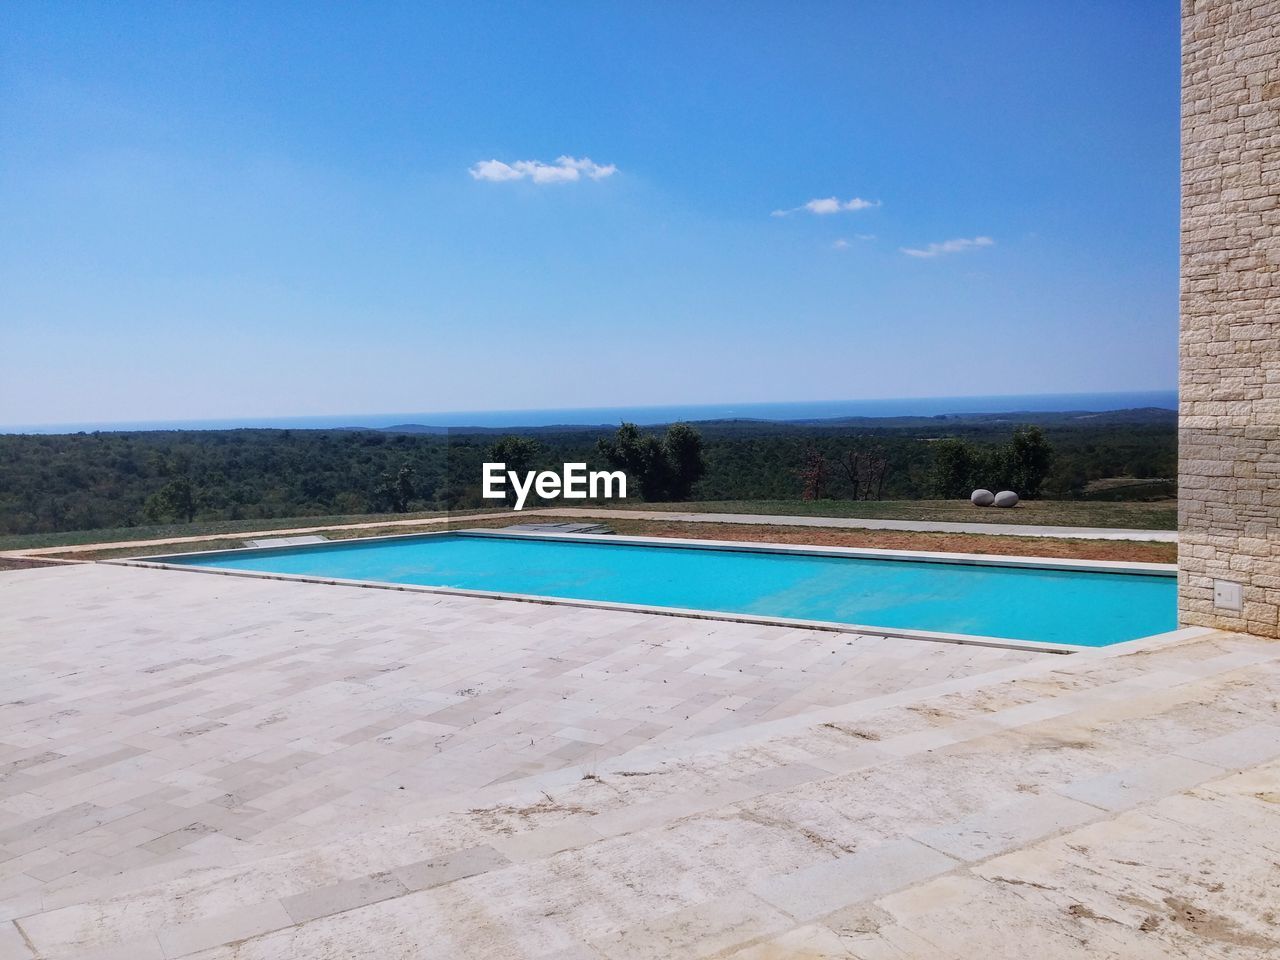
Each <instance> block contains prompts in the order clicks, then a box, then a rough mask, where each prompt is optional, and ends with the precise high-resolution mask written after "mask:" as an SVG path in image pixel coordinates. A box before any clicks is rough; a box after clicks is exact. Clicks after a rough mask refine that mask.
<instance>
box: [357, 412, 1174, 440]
mask: <svg viewBox="0 0 1280 960" xmlns="http://www.w3.org/2000/svg"><path fill="white" fill-rule="evenodd" d="M688 422H689V423H692V424H693V425H694V426H696V427H697V428H698V429H699V430H701V431H702V432H703V433H706V434H709V435H717V436H724V435H730V434H758V435H767V434H775V435H776V434H787V433H795V432H804V433H811V432H813V431H815V430H818V431H823V430H845V431H847V430H851V429H853V430H871V431H875V430H895V429H898V430H903V429H906V430H921V429H928V428H929V427H931V426H945V427H948V428H955V427H965V426H974V427H992V426H998V425H1000V424H1010V425H1014V424H1026V423H1031V424H1037V425H1039V426H1045V427H1049V426H1052V427H1060V428H1061V427H1070V426H1072V425H1079V426H1089V427H1098V426H1109V425H1126V426H1135V425H1144V426H1164V425H1168V426H1175V425H1176V424H1177V422H1178V414H1177V411H1175V410H1167V409H1165V408H1163V407H1134V408H1133V409H1129V410H1108V411H1105V412H1101V413H1100V412H1096V411H1090V410H1063V411H1060V412H1045V411H1031V410H1029V411H1024V412H1014V413H1007V412H1006V413H955V414H939V415H936V416H931V417H919V416H910V417H830V418H820V419H798V420H761V419H756V418H748V417H740V418H733V419H721V420H692V421H688ZM617 426H618V425H617V424H616V423H559V424H547V425H545V426H537V427H480V426H471V427H467V426H463V427H442V426H435V425H432V424H424V423H400V424H396V425H394V426H390V427H380V428H377V430H378V432H379V433H411V434H430V435H436V436H444V435H449V436H502V435H505V434H520V435H524V436H563V435H565V434H573V433H603V432H609V431H612V430H614V429H616V428H617ZM666 426H667V424H654V425H652V426H649V427H645V429H647V430H660V429H663V428H664V427H666ZM344 429H349V430H367V429H369V428H367V427H347V428H344Z"/></svg>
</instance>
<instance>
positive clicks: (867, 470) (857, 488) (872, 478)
mask: <svg viewBox="0 0 1280 960" xmlns="http://www.w3.org/2000/svg"><path fill="white" fill-rule="evenodd" d="M836 462H837V463H839V465H840V469H841V470H843V471H844V475H845V477H846V478H847V479H848V481H849V485H850V486H851V487H852V488H853V499H854V500H880V499H882V498H883V497H884V481H885V477H886V475H887V474H888V472H889V460H888V458H887V457H885V456H884V451H883V449H882V448H881V447H880V445H879V444H873V445H871V446H869V447H864V448H861V449H853V450H846V451H845V453H844V455H843V456H842V457H840V459H839V460H838V461H836Z"/></svg>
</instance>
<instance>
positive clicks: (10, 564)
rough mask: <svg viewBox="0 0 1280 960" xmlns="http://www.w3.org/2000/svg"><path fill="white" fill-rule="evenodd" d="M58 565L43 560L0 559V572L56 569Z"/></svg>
mask: <svg viewBox="0 0 1280 960" xmlns="http://www.w3.org/2000/svg"><path fill="white" fill-rule="evenodd" d="M56 566H58V564H56V563H49V562H48V561H45V560H29V559H27V558H26V557H0V571H4V570H30V569H31V568H32V567H56Z"/></svg>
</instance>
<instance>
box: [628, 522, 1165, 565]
mask: <svg viewBox="0 0 1280 960" xmlns="http://www.w3.org/2000/svg"><path fill="white" fill-rule="evenodd" d="M609 525H610V526H611V527H613V529H614V531H615V532H617V533H619V534H629V535H632V536H640V537H688V538H692V539H695V540H698V539H701V540H740V541H743V542H747V543H787V544H797V545H801V546H815V547H868V548H872V549H876V550H922V551H931V552H936V553H978V554H989V555H991V556H1006V557H1009V556H1013V557H1053V558H1056V559H1067V560H1121V561H1128V562H1136V563H1175V562H1176V561H1177V559H1178V547H1177V544H1173V543H1147V542H1144V541H1139V540H1064V539H1056V538H1053V537H1004V536H990V535H988V534H975V533H915V532H912V531H906V530H835V529H824V528H822V527H782V526H778V527H774V526H758V525H756V524H745V523H738V524H735V523H691V522H687V521H678V520H627V519H625V518H611V519H610V520H609Z"/></svg>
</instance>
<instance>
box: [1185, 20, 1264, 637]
mask: <svg viewBox="0 0 1280 960" xmlns="http://www.w3.org/2000/svg"><path fill="white" fill-rule="evenodd" d="M1182 14H1183V16H1182V270H1181V338H1180V358H1181V368H1180V371H1181V372H1180V381H1179V387H1180V394H1181V400H1180V402H1181V411H1180V414H1181V415H1180V419H1179V470H1178V473H1179V520H1178V527H1179V531H1180V546H1179V559H1178V565H1179V613H1180V618H1181V621H1182V622H1183V623H1184V624H1188V625H1200V626H1212V627H1221V628H1224V629H1229V630H1242V631H1246V632H1249V633H1254V634H1257V635H1260V636H1265V637H1280V0H1183V4H1182Z"/></svg>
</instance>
